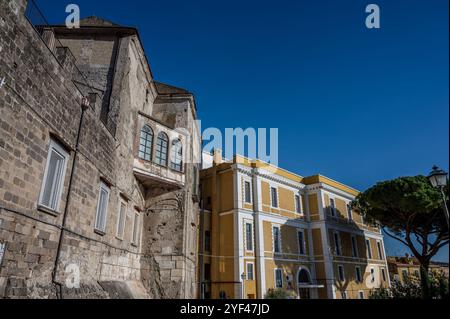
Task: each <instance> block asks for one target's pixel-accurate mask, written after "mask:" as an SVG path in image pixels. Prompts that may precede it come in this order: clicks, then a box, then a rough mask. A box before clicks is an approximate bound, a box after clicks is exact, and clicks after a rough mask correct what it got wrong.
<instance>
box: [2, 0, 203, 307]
mask: <svg viewBox="0 0 450 319" xmlns="http://www.w3.org/2000/svg"><path fill="white" fill-rule="evenodd" d="M0 6H1V15H0V25H1V28H0V52H1V54H2V60H1V61H0V75H2V76H5V77H6V85H5V86H4V87H2V88H0V115H1V116H0V244H4V245H5V254H4V256H3V258H2V261H1V264H0V297H6V298H25V297H28V298H29V297H31V298H58V297H59V298H61V297H63V298H110V297H119V298H120V297H124V298H127V297H149V296H150V297H154V298H195V297H196V289H197V287H196V286H197V279H196V273H197V272H196V266H197V264H196V260H197V255H196V254H197V242H196V238H197V232H198V228H197V227H198V226H197V225H198V204H197V202H196V200H195V198H194V197H193V188H194V186H193V180H194V179H193V172H194V169H193V165H191V164H189V163H191V162H192V159H193V157H194V153H195V152H197V151H194V148H193V147H192V143H189V145H185V149H184V152H186V156H187V162H188V163H187V164H186V165H185V171H184V174H185V178H184V179H183V181H184V184H183V185H182V186H181V187H180V188H179V189H178V190H176V191H175V190H173V189H172V190H168V189H166V187H165V186H163V185H162V186H161V187H160V188H161V191H160V192H155V189H156V188H158V187H149V186H144V185H143V184H142V183H140V182H139V181H138V180H137V179H136V177H135V176H134V174H133V167H134V162H135V158H136V157H137V152H138V149H137V148H136V141H137V140H138V137H139V133H140V129H141V127H140V123H139V117H140V116H141V115H139V112H142V113H143V114H145V116H149V117H153V118H155V120H156V121H159V122H160V123H163V124H161V125H165V126H167V127H170V128H172V129H175V128H177V127H183V128H185V129H186V130H187V131H189V134H192V132H193V131H195V129H196V127H195V124H194V119H195V115H194V114H195V112H194V111H193V109H192V108H193V105H191V102H190V101H189V100H186V99H184V100H182V101H180V100H170V101H165V102H164V103H161V102H159V103H156V102H155V99H156V98H157V95H158V94H157V92H156V90H155V86H154V85H153V84H152V81H153V79H152V77H151V73H150V70H149V68H148V65H147V64H146V63H147V62H146V59H145V54H144V52H143V49H142V47H141V45H140V42H139V40H138V37H137V36H135V35H131V36H130V35H127V36H122V37H120V39H119V38H117V35H114V36H106V35H95V36H93V35H89V34H84V35H78V36H70V37H68V36H63V35H62V34H56V36H57V37H60V38H61V41H62V42H63V43H64V45H66V46H67V47H57V48H55V49H54V50H53V51H52V50H50V49H49V47H48V46H47V45H46V43H45V42H44V41H43V39H42V38H41V37H40V36H39V35H38V33H37V32H36V30H35V29H34V28H33V27H32V26H31V24H30V23H29V22H28V20H26V19H25V17H24V12H25V8H26V1H25V0H19V1H18V0H8V1H2V2H1V4H0ZM115 53H117V68H115V69H114V68H113V67H112V63H113V61H116V58H112V57H113V56H114V55H115ZM78 70H81V71H82V72H83V73H84V76H81V74H80V73H79V71H78ZM86 79H87V82H86ZM83 81H84V82H83ZM88 94H89V95H90V97H91V102H92V103H91V106H90V107H89V108H88V109H87V110H86V111H85V112H84V117H83V122H82V125H81V129H80V140H79V145H78V148H77V147H76V140H77V134H78V128H79V123H80V120H81V118H82V108H81V100H82V97H83V96H87V95H88ZM110 95H111V96H110ZM106 103H110V104H108V105H107V106H108V115H109V117H111V118H112V119H113V121H114V123H113V124H114V130H111V127H110V124H111V123H109V122H106V123H105V121H104V120H102V110H104V109H105V105H106ZM163 104H164V105H163ZM164 108H166V111H164ZM195 138H196V139H198V138H199V137H198V136H197V137H195ZM51 139H52V140H56V141H57V142H58V143H59V144H61V145H62V146H63V147H64V148H66V149H67V151H68V153H69V155H70V158H69V160H68V163H67V169H66V172H65V180H64V187H63V189H62V194H61V204H60V208H59V210H58V212H56V213H53V214H49V213H48V212H44V211H42V210H40V209H38V206H37V203H38V198H39V194H40V191H41V185H42V180H43V177H44V171H45V165H46V160H47V155H48V148H49V143H50V140H51ZM197 142H198V141H197ZM198 153H199V152H198ZM75 159H76V160H75ZM72 167H73V172H72ZM71 175H73V179H72V183H71V192H70V196H68V195H69V194H68V189H69V181H70V176H71ZM100 181H104V182H106V183H107V184H108V185H109V186H110V199H109V203H108V211H107V216H108V217H107V227H106V232H105V234H99V233H97V232H95V231H94V223H95V216H96V209H97V204H98V198H99V184H100ZM197 181H198V179H197ZM68 198H70V200H69V202H68V204H67V199H68ZM121 201H124V202H126V204H127V213H126V221H125V234H124V238H123V239H118V238H116V227H117V215H118V211H119V206H120V202H121ZM168 202H169V203H170V204H167V203H168ZM174 203H176V205H175V209H174V206H173V205H174ZM66 206H67V207H66ZM64 211H67V219H66V224H65V228H64V231H62V226H63V213H64ZM136 211H141V216H142V218H143V225H142V227H143V231H142V238H141V246H140V247H136V246H134V245H133V244H132V243H131V241H132V225H133V216H134V214H135V212H136ZM61 233H62V235H61ZM60 239H61V255H60V258H59V263H58V265H57V268H55V265H54V263H55V260H56V252H57V248H58V244H59V242H60ZM72 264H73V265H76V266H77V267H78V268H79V270H80V280H81V282H80V284H81V285H80V288H78V289H68V288H67V287H66V286H65V281H66V279H68V275H69V274H71V273H66V271H65V270H66V267H67V266H68V265H72ZM55 269H56V270H57V271H56V273H55V275H56V276H55V282H53V280H52V272H53V271H54V270H55ZM141 282H143V283H144V285H145V287H146V288H147V289H148V291H144V290H143V289H142V286H141V285H140V283H141Z"/></svg>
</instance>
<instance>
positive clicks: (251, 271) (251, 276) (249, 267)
mask: <svg viewBox="0 0 450 319" xmlns="http://www.w3.org/2000/svg"><path fill="white" fill-rule="evenodd" d="M247 280H255V272H254V265H253V263H247Z"/></svg>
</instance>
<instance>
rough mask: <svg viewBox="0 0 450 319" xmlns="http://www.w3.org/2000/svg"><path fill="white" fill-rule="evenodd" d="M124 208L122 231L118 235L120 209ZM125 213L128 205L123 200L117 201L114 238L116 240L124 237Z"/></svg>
mask: <svg viewBox="0 0 450 319" xmlns="http://www.w3.org/2000/svg"><path fill="white" fill-rule="evenodd" d="M122 205H123V206H124V213H123V227H122V228H123V229H122V233H120V220H121V217H122V216H121V208H122ZM127 212H128V204H127V202H126V201H124V200H123V199H119V209H118V210H117V226H116V237H117V239H120V240H123V238H124V236H125V228H126V220H127Z"/></svg>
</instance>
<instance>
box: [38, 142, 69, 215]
mask: <svg viewBox="0 0 450 319" xmlns="http://www.w3.org/2000/svg"><path fill="white" fill-rule="evenodd" d="M68 158H69V154H68V153H67V152H66V151H65V150H64V149H63V148H62V147H61V146H60V145H59V144H58V143H56V142H55V141H53V140H51V141H50V148H49V151H48V156H47V163H46V166H45V172H44V180H43V182H42V186H41V194H40V196H39V206H41V207H43V208H46V209H49V210H51V211H53V212H57V211H58V210H59V204H60V200H61V191H62V188H63V186H64V177H65V172H66V166H67V161H68Z"/></svg>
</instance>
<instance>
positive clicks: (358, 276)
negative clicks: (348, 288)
mask: <svg viewBox="0 0 450 319" xmlns="http://www.w3.org/2000/svg"><path fill="white" fill-rule="evenodd" d="M355 277H356V282H362V276H361V267H359V266H358V267H356V268H355Z"/></svg>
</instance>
